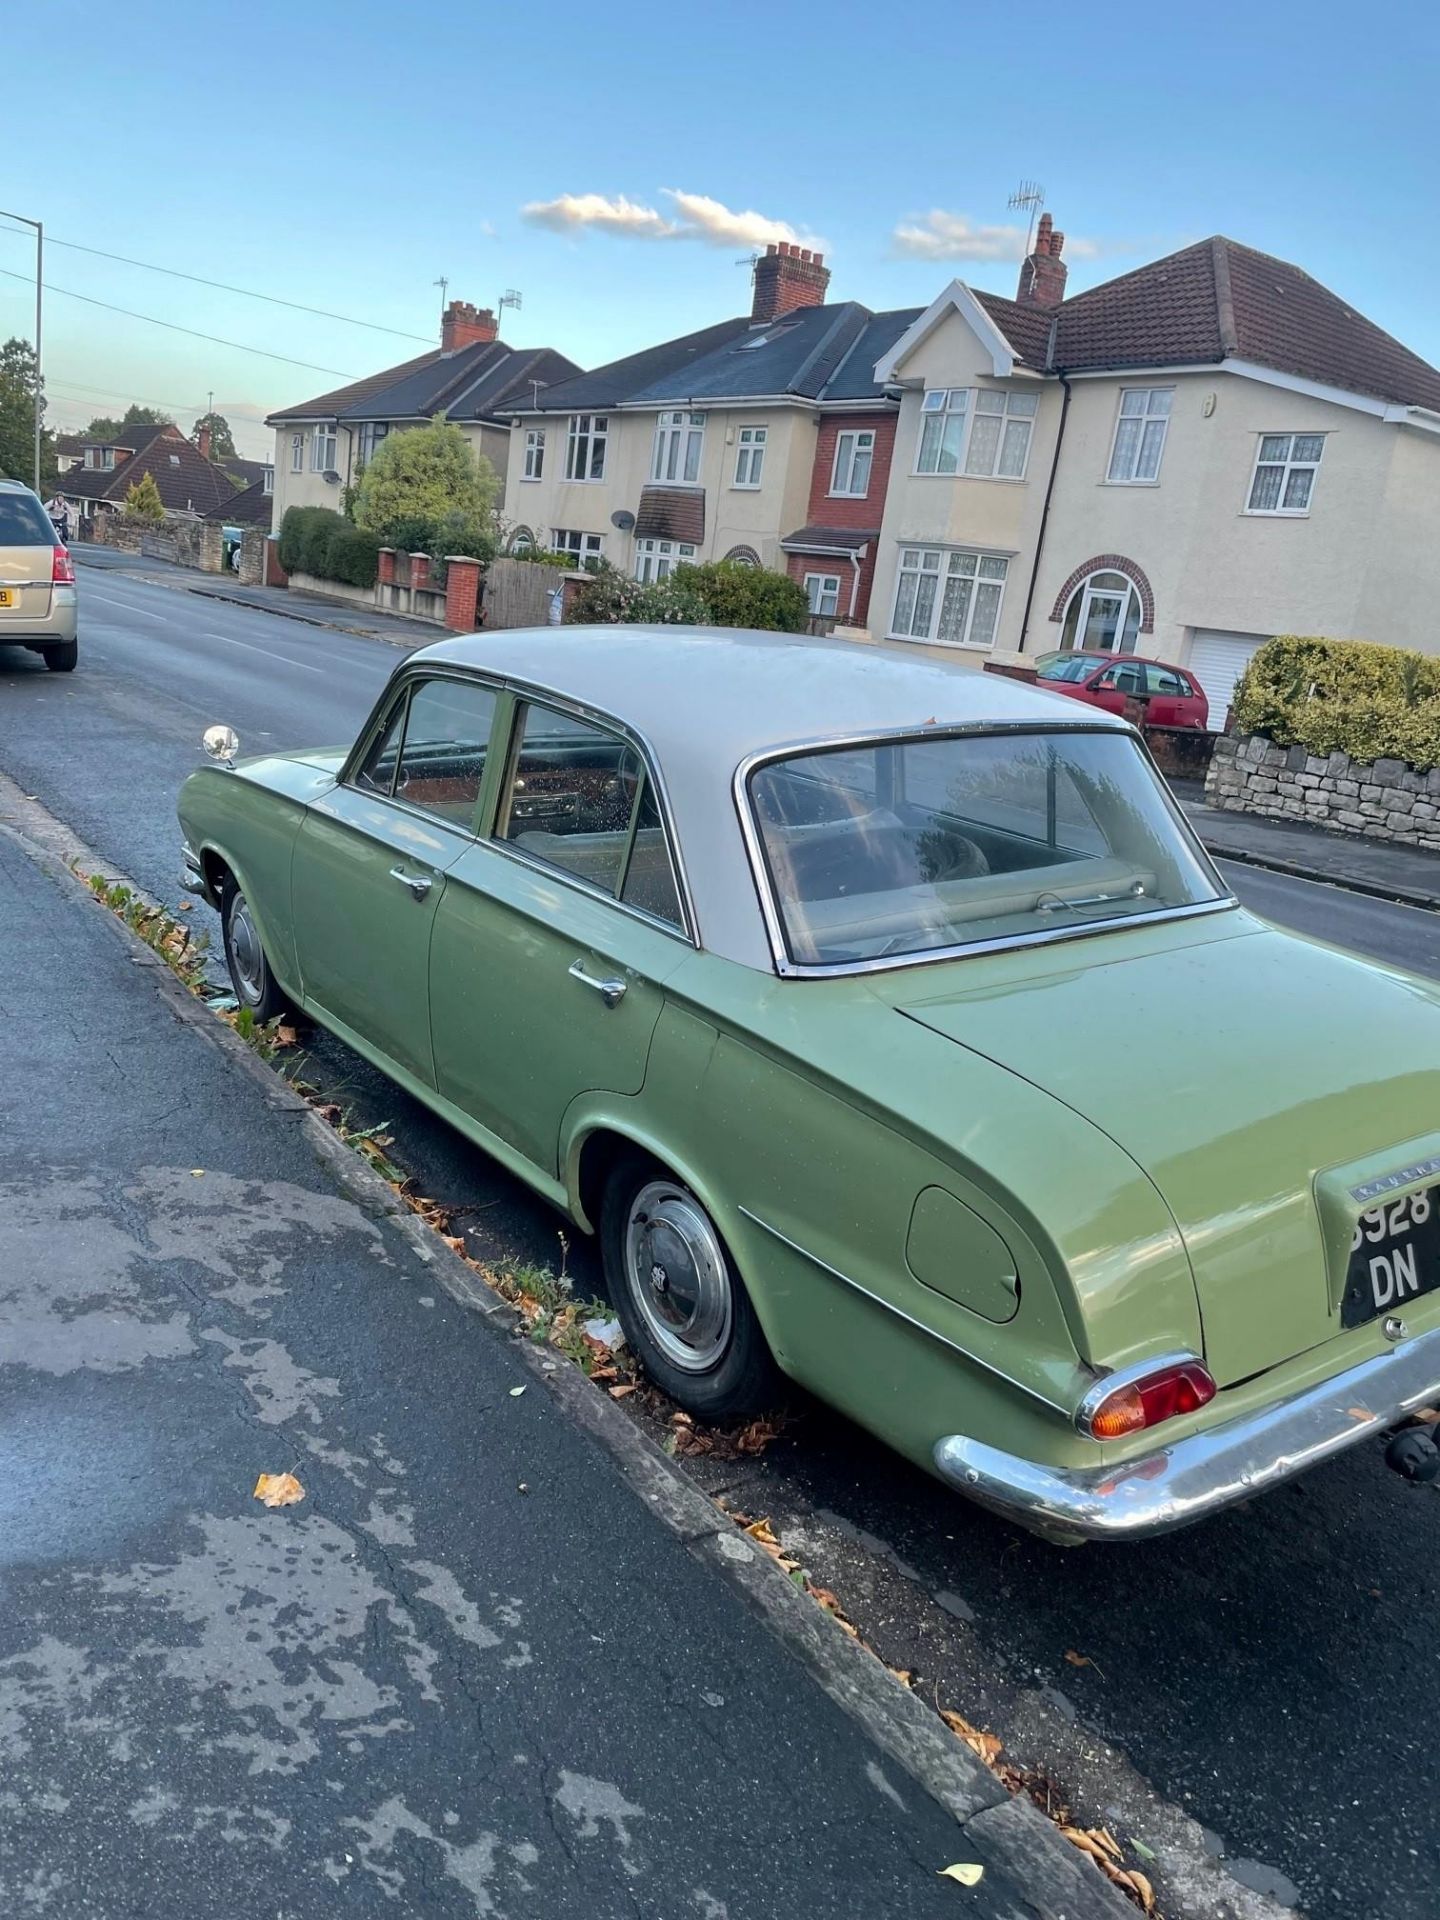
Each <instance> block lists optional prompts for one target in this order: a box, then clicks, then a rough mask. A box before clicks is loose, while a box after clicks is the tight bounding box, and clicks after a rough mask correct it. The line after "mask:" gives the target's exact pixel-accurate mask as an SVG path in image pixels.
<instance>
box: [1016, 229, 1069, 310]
mask: <svg viewBox="0 0 1440 1920" xmlns="http://www.w3.org/2000/svg"><path fill="white" fill-rule="evenodd" d="M1064 245H1065V236H1064V234H1063V233H1056V231H1055V222H1054V220H1053V219H1052V218H1051V216H1050V215H1049V214H1048V213H1042V214H1041V216H1040V218H1039V221H1038V222H1037V223H1036V228H1035V245H1034V248H1033V249H1032V251H1031V253H1030V255H1029V258H1028V259H1026V260H1025V261H1024V262H1023V263H1022V264H1021V267H1020V286H1019V289H1018V291H1017V292H1016V295H1015V298H1016V300H1017V301H1018V302H1019V303H1020V305H1021V306H1022V307H1058V306H1059V305H1060V303H1061V301H1062V300H1063V299H1064V298H1065V280H1066V276H1067V274H1068V272H1069V269H1068V268H1067V267H1066V265H1065V262H1064V261H1063V260H1062V259H1061V258H1060V254H1061V250H1062V248H1063V247H1064Z"/></svg>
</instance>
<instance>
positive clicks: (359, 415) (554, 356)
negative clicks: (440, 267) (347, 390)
mask: <svg viewBox="0 0 1440 1920" xmlns="http://www.w3.org/2000/svg"><path fill="white" fill-rule="evenodd" d="M579 372H580V369H579V367H577V366H576V364H575V362H574V361H573V360H567V359H566V358H565V356H564V354H563V353H556V352H555V351H554V349H553V348H550V347H531V348H519V347H511V346H507V345H506V344H505V342H504V341H503V340H478V341H476V342H475V344H474V345H473V346H469V347H462V348H461V349H460V350H459V351H458V352H457V353H451V354H442V355H441V356H440V357H439V358H438V359H436V360H431V361H428V362H427V363H426V364H425V365H424V366H423V367H417V368H416V369H415V370H414V371H413V372H411V373H409V374H407V375H406V377H405V378H404V379H403V380H398V381H396V383H395V384H394V386H391V387H385V388H382V389H381V390H380V391H378V392H376V393H372V394H369V395H367V396H366V397H365V398H364V399H362V400H358V401H355V402H353V403H352V404H351V405H350V406H348V407H345V408H343V409H342V411H341V414H340V418H341V419H342V420H426V419H429V418H430V417H431V415H433V414H437V413H443V414H445V415H446V417H447V418H448V419H451V420H481V419H493V418H495V417H497V416H498V415H499V414H500V413H502V412H504V411H505V410H506V408H507V406H508V405H511V404H514V403H515V402H517V401H519V400H520V399H522V398H523V399H525V400H529V399H530V397H531V394H532V392H533V391H534V389H533V387H532V385H531V383H532V382H538V383H539V385H540V386H542V387H550V386H553V385H555V384H556V382H558V381H561V380H571V379H573V378H574V377H575V375H576V374H578V373H579Z"/></svg>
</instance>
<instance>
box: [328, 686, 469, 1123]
mask: <svg viewBox="0 0 1440 1920" xmlns="http://www.w3.org/2000/svg"><path fill="white" fill-rule="evenodd" d="M495 709H496V695H495V693H494V691H493V690H492V689H491V688H489V687H485V686H481V685H479V684H478V683H476V682H474V681H469V680H462V679H457V678H451V677H448V676H436V677H435V678H433V679H425V680H414V681H411V682H408V683H407V684H406V685H405V686H404V687H403V688H402V689H401V691H400V692H399V693H398V694H397V696H396V699H395V701H394V703H393V705H392V706H391V707H390V708H389V709H388V711H387V712H386V713H385V714H384V716H383V717H382V718H381V720H380V722H379V724H378V726H377V728H376V730H375V731H374V733H373V737H372V738H371V741H370V743H369V745H368V747H367V748H366V749H365V750H364V751H363V753H362V755H361V758H360V760H359V762H358V765H356V766H355V767H354V769H353V770H352V772H351V773H350V774H349V775H348V776H347V777H346V778H345V779H344V780H342V781H341V782H340V783H339V784H338V785H337V786H335V787H334V788H332V789H331V791H330V792H329V793H328V794H325V795H322V796H321V797H320V798H319V799H318V800H316V801H315V802H313V803H312V804H311V806H310V808H309V810H308V812H307V814H306V817H305V822H304V825H303V826H302V827H301V830H300V833H299V835H298V837H297V839H296V842H295V852H294V860H293V865H292V868H291V899H292V909H291V911H292V919H293V921H294V926H295V945H296V952H297V957H298V963H299V968H300V975H301V982H302V987H303V991H304V995H305V999H306V1003H307V1004H308V1005H311V1006H313V1007H314V1008H315V1009H316V1011H317V1012H318V1013H320V1014H321V1015H322V1016H323V1017H324V1018H326V1019H327V1020H328V1021H332V1022H334V1023H335V1024H336V1025H337V1026H339V1027H340V1028H342V1029H344V1030H345V1031H347V1032H348V1033H350V1034H352V1035H354V1036H355V1037H356V1038H358V1039H359V1040H360V1041H362V1042H365V1043H368V1044H369V1046H371V1047H373V1048H376V1049H378V1050H379V1051H380V1052H381V1053H383V1054H384V1055H386V1056H387V1057H388V1058H389V1059H390V1060H392V1061H394V1062H395V1064H396V1065H397V1066H398V1067H400V1068H402V1069H403V1070H404V1071H405V1072H406V1073H409V1074H413V1075H414V1076H415V1078H416V1079H418V1080H420V1081H422V1082H423V1083H424V1084H425V1085H426V1086H429V1087H433V1086H434V1085H435V1063H434V1058H433V1055H432V1052H431V1046H430V1003H429V979H428V970H429V960H430V939H431V933H432V930H433V928H434V925H435V917H436V912H437V909H438V908H439V906H440V903H441V900H442V898H443V897H444V892H445V885H446V875H447V873H448V872H449V870H450V869H451V868H452V867H453V866H454V864H455V862H456V861H457V860H459V859H460V858H461V856H462V855H463V854H464V852H465V850H466V848H467V847H469V846H471V845H472V844H473V840H472V828H473V823H474V818H475V810H476V806H477V803H478V800H479V795H480V786H481V782H482V779H483V777H484V770H485V760H486V755H487V752H488V750H489V744H490V732H491V728H492V725H493V723H494V717H495Z"/></svg>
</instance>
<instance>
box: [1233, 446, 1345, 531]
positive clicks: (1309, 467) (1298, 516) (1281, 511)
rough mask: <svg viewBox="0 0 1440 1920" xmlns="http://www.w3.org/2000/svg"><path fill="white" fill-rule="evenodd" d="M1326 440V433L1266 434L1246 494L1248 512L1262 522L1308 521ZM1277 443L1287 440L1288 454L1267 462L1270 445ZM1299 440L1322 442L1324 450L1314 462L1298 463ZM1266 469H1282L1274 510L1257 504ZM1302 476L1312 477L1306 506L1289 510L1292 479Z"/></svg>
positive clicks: (1272, 458)
mask: <svg viewBox="0 0 1440 1920" xmlns="http://www.w3.org/2000/svg"><path fill="white" fill-rule="evenodd" d="M1325 438H1326V436H1325V435H1324V434H1323V433H1262V434H1261V435H1260V436H1259V438H1258V440H1257V441H1256V443H1255V464H1254V466H1253V467H1252V468H1251V469H1250V485H1249V487H1248V488H1247V489H1246V492H1245V507H1244V511H1245V512H1246V513H1247V514H1253V515H1254V516H1255V517H1256V519H1259V520H1304V519H1305V518H1307V516H1308V515H1309V512H1310V507H1311V503H1312V502H1313V501H1314V498H1315V476H1316V474H1317V473H1318V472H1319V470H1320V462H1321V460H1322V459H1323V458H1324V454H1325ZM1276 440H1283V441H1284V443H1285V451H1284V454H1283V456H1281V457H1279V458H1277V457H1275V456H1274V455H1273V454H1272V455H1271V456H1270V458H1268V459H1267V458H1266V457H1265V449H1266V446H1267V445H1268V444H1270V443H1271V442H1273V441H1276ZM1299 440H1304V441H1310V440H1318V441H1319V443H1320V450H1319V452H1318V453H1317V454H1316V455H1315V457H1314V459H1298V460H1297V459H1296V458H1295V443H1296V442H1297V441H1299ZM1262 467H1266V468H1270V467H1278V468H1279V469H1280V491H1279V493H1278V495H1277V496H1276V503H1275V505H1274V506H1273V507H1257V506H1256V505H1255V489H1256V487H1257V486H1258V485H1259V484H1260V469H1261V468H1262ZM1298 473H1308V474H1309V476H1310V484H1309V486H1308V487H1307V488H1306V490H1305V503H1304V505H1303V506H1299V507H1287V506H1286V505H1285V496H1286V494H1287V493H1288V492H1289V491H1290V482H1291V480H1292V478H1293V477H1294V476H1295V475H1296V474H1298Z"/></svg>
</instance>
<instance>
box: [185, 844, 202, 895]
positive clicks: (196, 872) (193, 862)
mask: <svg viewBox="0 0 1440 1920" xmlns="http://www.w3.org/2000/svg"><path fill="white" fill-rule="evenodd" d="M180 863H181V865H180V884H181V886H182V887H183V888H184V889H185V891H186V893H198V894H199V896H200V898H201V899H202V900H203V899H204V898H205V876H204V875H203V874H202V873H201V871H200V856H199V855H198V854H197V853H196V851H195V849H194V848H193V847H189V846H184V847H181V849H180Z"/></svg>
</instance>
